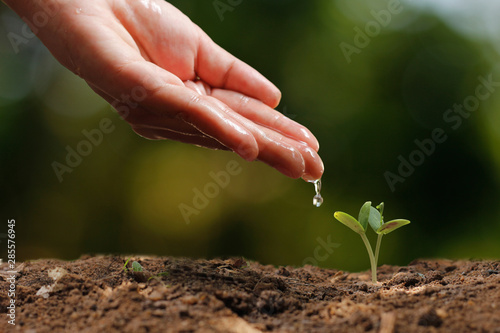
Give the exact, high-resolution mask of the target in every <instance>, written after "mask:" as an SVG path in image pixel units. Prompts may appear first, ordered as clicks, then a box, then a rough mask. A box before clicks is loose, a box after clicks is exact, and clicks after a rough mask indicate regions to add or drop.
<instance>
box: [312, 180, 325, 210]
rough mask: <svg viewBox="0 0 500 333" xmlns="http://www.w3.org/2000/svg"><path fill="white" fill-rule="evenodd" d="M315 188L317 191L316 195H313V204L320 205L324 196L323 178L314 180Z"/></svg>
mask: <svg viewBox="0 0 500 333" xmlns="http://www.w3.org/2000/svg"><path fill="white" fill-rule="evenodd" d="M314 190H315V191H316V195H315V196H314V197H313V205H314V206H316V207H319V206H321V204H322V203H323V197H322V196H321V179H317V180H315V181H314Z"/></svg>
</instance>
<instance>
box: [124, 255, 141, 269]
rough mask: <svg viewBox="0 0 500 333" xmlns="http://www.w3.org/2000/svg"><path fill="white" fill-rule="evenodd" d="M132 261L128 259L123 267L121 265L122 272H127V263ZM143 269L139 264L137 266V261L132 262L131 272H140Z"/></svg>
mask: <svg viewBox="0 0 500 333" xmlns="http://www.w3.org/2000/svg"><path fill="white" fill-rule="evenodd" d="M130 259H132V257H130V258H128V259H127V261H125V265H123V270H124V271H125V272H127V271H128V270H129V269H128V268H127V265H128V262H129V261H130ZM142 271H144V269H143V268H142V266H141V264H139V263H138V262H137V261H133V262H132V272H142Z"/></svg>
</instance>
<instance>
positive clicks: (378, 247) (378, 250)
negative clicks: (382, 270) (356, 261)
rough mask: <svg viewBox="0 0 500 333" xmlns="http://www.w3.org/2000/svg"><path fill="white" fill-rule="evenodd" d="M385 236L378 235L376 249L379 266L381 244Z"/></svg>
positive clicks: (376, 263)
mask: <svg viewBox="0 0 500 333" xmlns="http://www.w3.org/2000/svg"><path fill="white" fill-rule="evenodd" d="M382 236H383V234H378V237H377V246H376V247H375V265H378V254H379V253H380V243H382Z"/></svg>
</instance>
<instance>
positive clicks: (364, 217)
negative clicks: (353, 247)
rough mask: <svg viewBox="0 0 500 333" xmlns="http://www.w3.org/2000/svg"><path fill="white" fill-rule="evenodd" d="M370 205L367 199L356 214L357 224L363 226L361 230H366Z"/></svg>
mask: <svg viewBox="0 0 500 333" xmlns="http://www.w3.org/2000/svg"><path fill="white" fill-rule="evenodd" d="M371 206H372V202H371V201H367V202H365V203H364V204H363V206H361V209H360V210H359V215H358V221H359V224H361V226H362V227H363V230H365V231H366V227H368V218H369V217H370V208H371Z"/></svg>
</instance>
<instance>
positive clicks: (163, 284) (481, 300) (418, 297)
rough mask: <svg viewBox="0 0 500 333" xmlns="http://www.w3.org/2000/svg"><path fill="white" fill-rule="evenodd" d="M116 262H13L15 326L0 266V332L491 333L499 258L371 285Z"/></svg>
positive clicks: (311, 274) (307, 274) (244, 268)
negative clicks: (11, 319)
mask: <svg viewBox="0 0 500 333" xmlns="http://www.w3.org/2000/svg"><path fill="white" fill-rule="evenodd" d="M126 259H127V258H124V257H117V256H97V257H91V256H85V257H82V258H80V259H79V260H76V261H71V262H67V261H60V260H39V261H34V262H25V263H22V264H19V265H18V269H17V270H18V274H17V278H16V296H15V301H16V302H15V304H16V313H15V323H16V325H15V326H12V325H10V324H8V322H7V321H8V320H9V318H8V316H7V315H6V307H7V305H8V304H9V301H10V299H9V298H8V294H7V290H8V289H9V285H10V283H9V282H8V281H7V278H8V277H9V276H10V275H9V274H7V273H6V272H7V270H8V268H7V264H6V263H4V264H3V265H2V266H0V290H1V294H0V309H1V310H0V311H1V321H2V322H0V331H1V332H32V333H34V332H36V333H42V332H134V333H140V332H245V333H246V332H249V333H253V332H380V333H391V332H404V333H406V332H454V333H455V332H500V289H499V287H500V261H450V260H416V261H413V262H411V263H410V264H409V265H408V266H405V267H399V266H382V267H380V268H379V273H378V279H379V283H378V284H376V285H374V284H372V283H371V282H370V275H369V272H361V273H349V272H343V271H338V270H332V269H320V268H317V267H313V266H305V267H300V268H295V267H288V266H287V267H274V266H269V265H267V266H266V265H261V264H259V263H256V262H247V261H245V260H243V259H241V258H231V259H227V260H221V259H215V260H192V259H186V258H169V257H162V258H155V257H133V258H132V259H131V260H130V261H129V263H128V265H127V267H128V270H127V271H125V270H124V269H123V267H124V264H125V262H126ZM133 261H137V262H138V263H139V264H140V265H141V267H142V269H143V271H142V272H135V271H133V270H132V262H133ZM134 265H135V267H136V268H139V267H138V265H137V264H134Z"/></svg>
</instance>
